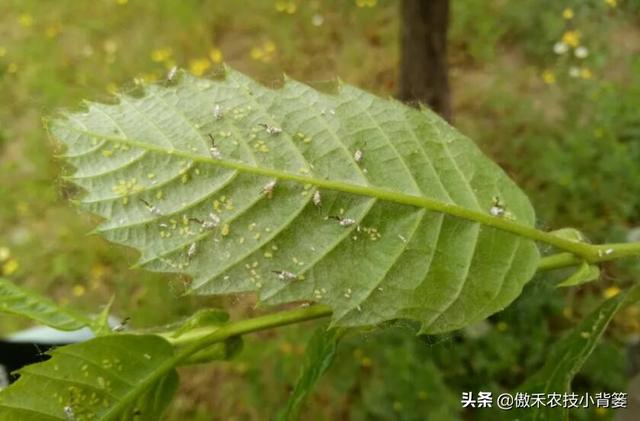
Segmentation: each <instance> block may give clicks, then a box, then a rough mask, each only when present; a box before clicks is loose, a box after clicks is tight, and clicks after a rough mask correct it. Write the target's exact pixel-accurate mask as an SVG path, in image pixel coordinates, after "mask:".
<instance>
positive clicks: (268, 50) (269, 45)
mask: <svg viewBox="0 0 640 421" xmlns="http://www.w3.org/2000/svg"><path fill="white" fill-rule="evenodd" d="M263 48H264V51H265V52H266V53H273V52H274V51H276V45H275V44H274V43H273V41H267V42H265V43H264V47H263Z"/></svg>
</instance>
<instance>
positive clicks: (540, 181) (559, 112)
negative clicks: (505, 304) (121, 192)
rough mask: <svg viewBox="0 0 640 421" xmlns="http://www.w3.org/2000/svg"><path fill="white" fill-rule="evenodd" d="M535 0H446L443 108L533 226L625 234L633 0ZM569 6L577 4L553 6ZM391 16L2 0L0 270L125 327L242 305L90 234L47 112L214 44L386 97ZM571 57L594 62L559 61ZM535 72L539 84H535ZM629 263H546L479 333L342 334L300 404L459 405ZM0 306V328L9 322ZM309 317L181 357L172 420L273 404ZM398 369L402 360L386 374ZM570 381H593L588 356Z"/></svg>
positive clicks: (633, 147)
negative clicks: (234, 349) (571, 267)
mask: <svg viewBox="0 0 640 421" xmlns="http://www.w3.org/2000/svg"><path fill="white" fill-rule="evenodd" d="M543 3H544V2H543V1H542V0H526V1H522V2H518V3H517V4H514V3H513V2H502V1H491V2H486V3H485V2H469V1H462V0H454V1H453V22H454V23H453V27H452V29H451V34H450V35H451V43H450V45H451V52H450V61H451V64H452V69H451V78H452V85H453V98H454V115H455V122H456V126H458V127H459V128H461V129H462V130H463V131H464V132H465V133H467V134H469V135H470V136H471V137H472V138H474V139H476V140H477V141H478V142H479V144H480V145H481V147H482V148H483V149H484V150H485V151H486V152H487V153H488V154H489V155H490V156H492V157H493V158H494V159H495V160H497V161H498V162H499V163H500V164H501V165H502V166H503V167H504V168H505V169H507V171H508V172H509V173H510V174H511V175H512V176H513V177H514V178H515V179H516V180H517V181H518V182H519V184H520V185H522V186H523V187H524V188H525V190H526V192H527V193H528V194H529V195H530V196H531V197H532V200H533V202H534V204H535V205H536V208H537V211H538V215H539V223H540V225H541V226H542V227H549V228H551V227H553V228H559V227H561V226H564V225H573V226H578V227H582V228H584V230H585V231H586V232H587V233H588V234H589V235H590V236H592V237H593V238H595V239H597V240H608V241H625V238H626V236H627V235H628V233H629V232H630V229H631V228H633V227H634V226H636V225H638V224H639V220H640V214H639V212H640V211H639V207H640V206H639V204H640V199H638V197H640V196H638V194H637V192H638V188H639V187H640V177H639V176H638V174H637V162H638V161H637V159H638V157H640V151H638V146H637V145H638V144H640V123H638V117H637V112H636V111H635V110H637V109H638V106H640V95H638V92H640V78H639V77H638V76H637V75H638V74H639V73H640V72H639V71H638V70H639V69H640V67H639V66H640V64H638V63H635V64H634V62H633V59H632V55H633V53H637V52H638V51H640V46H639V44H640V43H638V41H637V40H638V39H640V36H639V35H640V34H638V30H637V29H635V28H636V27H637V18H635V17H634V16H637V13H636V12H637V7H638V5H637V4H636V3H634V2H632V1H627V2H625V1H619V2H618V3H619V5H618V6H617V7H615V8H613V7H611V6H610V5H608V4H607V3H606V2H604V1H596V0H589V1H577V0H575V1H574V0H566V1H563V2H554V4H553V6H552V7H546V6H544V5H543V6H541V5H542V4H543ZM369 4H372V5H373V6H372V7H369V6H368V5H369ZM545 4H548V3H545ZM361 6H362V7H361ZM566 8H571V9H572V11H573V12H574V14H575V17H573V18H572V19H569V20H567V19H564V18H563V17H562V15H563V13H564V10H565V9H566ZM532 10H536V11H538V12H540V13H537V12H536V13H533V12H532ZM532 16H533V18H532ZM399 27H400V23H399V21H398V13H397V5H396V2H394V1H390V0H389V1H383V0H379V1H377V2H376V1H373V2H364V1H355V2H352V1H337V0H329V1H322V2H321V1H310V2H301V1H251V2H246V3H243V5H242V6H240V5H239V2H236V1H232V0H218V1H214V0H201V1H195V0H194V1H182V2H175V1H170V0H156V1H147V2H141V1H133V0H131V1H126V0H98V1H94V2H79V1H77V0H76V1H73V0H58V1H56V2H55V3H53V2H47V1H44V0H38V1H37V0H5V1H4V2H2V3H0V92H1V93H2V94H1V95H2V104H3V105H2V107H0V169H1V170H0V171H1V172H0V199H1V200H2V201H1V204H0V268H1V269H0V272H3V273H4V274H5V275H6V276H9V277H10V278H11V279H13V280H15V281H16V282H17V283H19V284H21V285H24V286H28V287H30V288H33V289H35V290H37V291H40V292H45V293H47V294H49V295H50V296H53V297H54V298H55V299H57V300H58V301H59V302H61V303H69V304H72V305H74V306H75V307H78V308H80V309H84V310H86V311H90V312H97V311H99V308H100V306H102V305H104V304H106V303H107V302H108V300H109V298H110V297H111V296H112V295H113V294H115V295H116V305H115V311H116V313H117V314H118V315H120V316H122V317H125V316H129V317H131V320H132V321H131V323H132V324H133V325H134V326H136V327H143V326H150V325H157V324H163V323H167V322H169V321H173V320H175V319H176V318H178V317H181V316H185V315H188V314H190V313H191V312H192V311H193V310H194V309H196V308H200V307H202V306H224V307H225V308H229V309H231V312H232V314H233V316H235V317H243V316H246V315H249V314H253V313H255V312H256V311H258V310H256V309H255V308H254V301H253V298H252V297H250V296H243V297H236V298H202V297H199V298H197V297H179V292H180V290H181V288H182V280H180V279H174V278H173V277H171V276H162V275H158V274H149V273H145V272H142V271H135V270H131V269H129V267H130V266H131V265H132V264H133V263H134V262H135V259H136V256H135V255H134V254H133V253H132V252H130V251H128V250H125V249H123V248H121V247H115V246H113V245H110V244H108V243H106V242H105V241H103V240H101V239H100V238H98V237H95V236H87V233H88V232H89V231H90V230H91V229H92V228H93V227H94V225H95V223H96V221H95V220H93V219H92V218H90V217H89V216H87V215H85V214H79V213H77V212H76V211H75V210H74V209H73V208H72V207H71V206H70V204H69V202H68V199H69V197H73V196H74V195H75V194H77V193H78V192H76V191H75V189H74V188H73V187H72V186H70V185H67V184H65V183H63V182H62V181H60V178H59V175H60V174H63V173H65V172H68V171H69V169H67V168H61V165H60V162H59V161H57V160H56V159H55V158H54V157H53V156H54V154H55V152H56V145H53V144H52V143H51V142H50V141H49V140H48V138H47V136H46V133H45V131H44V130H43V127H42V118H43V117H45V116H50V115H52V114H54V113H55V112H56V111H57V110H59V109H61V108H73V107H77V106H78V104H79V102H80V101H81V99H82V98H90V99H94V100H103V101H108V100H109V93H110V92H113V91H114V90H116V89H118V88H119V87H123V88H122V89H124V90H128V89H131V88H132V87H134V86H135V84H136V79H138V80H140V79H144V80H156V79H161V78H163V77H164V75H165V74H166V72H167V70H168V69H169V68H170V67H172V66H173V65H179V66H181V67H184V68H186V69H188V70H190V71H192V72H193V73H195V74H206V73H207V72H208V71H210V70H211V69H212V68H213V66H214V65H215V64H216V63H218V62H221V61H225V62H227V63H229V64H230V65H231V66H233V67H235V68H237V69H238V70H241V71H243V72H246V73H248V74H250V75H252V76H254V77H255V78H257V79H258V80H260V81H262V82H264V83H266V84H267V85H271V84H275V83H277V81H278V80H279V78H280V77H281V73H282V72H285V73H287V74H288V75H290V76H291V77H293V78H295V79H298V80H302V81H306V82H318V81H322V80H327V79H332V78H334V77H336V76H339V77H340V78H342V79H343V80H345V81H347V82H348V83H351V84H354V85H357V86H360V87H363V88H365V89H368V90H370V91H373V92H375V93H377V94H380V95H393V94H394V92H395V89H396V79H397V74H398V72H397V66H398V62H399V57H398V32H399ZM572 30H578V31H580V33H581V43H582V44H584V45H586V46H588V48H589V52H590V54H589V57H588V58H586V59H585V60H584V61H581V62H576V60H575V59H574V58H569V56H568V55H563V56H558V55H556V54H554V53H553V51H552V47H553V44H554V43H555V42H556V41H557V40H559V39H561V38H562V37H563V34H564V33H565V32H566V31H572ZM634 40H635V41H634ZM576 65H580V66H581V68H587V69H589V71H590V72H591V77H590V78H582V77H578V78H573V77H570V76H568V73H569V72H570V70H571V67H572V66H576ZM634 66H635V67H634ZM543 74H544V76H545V78H546V81H547V82H550V81H551V77H550V75H553V79H554V82H553V83H545V78H543V77H542V76H543ZM639 272H640V269H639V268H638V267H637V264H633V263H632V264H626V265H618V266H615V267H606V271H605V274H606V275H605V278H604V279H603V280H601V281H600V282H598V283H596V284H594V285H591V286H586V287H583V288H580V289H578V290H570V291H568V292H566V293H565V292H559V291H557V290H553V289H552V288H551V289H549V288H546V287H544V285H545V283H544V281H545V280H541V282H537V283H535V284H534V285H532V286H531V289H532V290H533V291H534V293H533V295H539V296H540V297H542V298H544V299H545V300H546V301H544V300H543V301H542V302H540V300H536V299H534V298H536V297H534V298H527V297H526V295H527V293H526V292H525V297H523V299H522V300H520V301H519V302H518V304H517V306H519V307H517V308H518V309H524V310H522V311H523V312H525V314H526V315H527V319H526V320H521V319H520V318H518V317H517V313H516V312H508V311H507V312H505V313H504V314H500V315H497V316H495V317H494V318H492V319H491V320H490V321H489V322H488V329H489V331H488V332H489V333H487V334H486V335H485V336H481V337H479V338H475V337H474V336H473V335H471V334H470V333H469V332H460V333H456V334H454V335H448V336H446V337H443V338H431V339H429V341H431V342H429V343H428V344H425V343H424V342H423V340H418V339H416V338H413V337H412V334H411V333H407V331H406V329H405V330H403V329H402V328H400V331H399V332H400V333H399V332H398V331H397V329H396V330H391V331H389V332H387V331H385V332H383V333H379V334H374V333H371V334H367V335H365V337H364V339H355V338H353V339H350V340H349V341H347V342H346V344H345V345H344V347H343V349H342V351H341V352H342V357H341V358H339V364H338V365H337V366H336V367H335V368H334V369H332V370H331V372H330V373H329V375H328V377H327V379H325V380H324V381H323V382H322V385H321V387H320V390H319V392H318V393H316V394H315V395H314V396H313V397H312V399H311V401H310V403H309V409H308V411H307V413H308V414H309V417H310V418H311V419H328V418H336V417H350V418H352V419H393V418H396V417H397V418H399V419H413V418H412V417H413V416H415V414H419V413H422V411H425V410H426V409H425V408H431V409H432V410H433V412H432V414H434V415H432V416H433V417H436V416H437V415H436V414H444V413H448V412H447V411H449V410H451V411H454V412H459V411H460V409H459V405H458V403H457V399H459V393H460V391H461V390H465V389H464V388H465V387H474V388H479V387H482V386H483V385H482V384H470V383H469V382H468V380H465V379H466V378H468V376H478V375H482V376H490V378H492V379H494V380H493V382H492V384H491V385H490V386H491V388H494V389H495V390H500V388H503V387H506V386H510V385H513V384H516V382H515V380H514V379H520V378H523V377H524V376H525V375H526V374H527V373H529V372H531V370H533V369H534V368H535V367H536V366H537V365H536V364H539V363H540V360H539V358H538V359H536V357H535V356H531V355H527V353H526V352H525V351H526V348H523V345H522V342H523V338H527V337H529V336H530V337H531V338H535V339H536V340H535V341H531V344H530V345H531V347H537V349H538V350H539V352H538V354H537V355H542V353H543V352H544V350H545V349H546V347H547V346H548V345H549V343H551V342H552V341H553V339H554V338H556V337H557V336H558V335H559V334H561V332H562V331H563V330H564V329H566V328H567V327H569V326H571V325H573V324H575V320H577V319H578V318H579V317H580V315H581V314H583V313H585V312H586V311H587V310H588V309H589V308H592V307H593V306H594V305H595V304H596V303H597V302H598V301H599V300H601V299H602V297H603V296H606V295H611V294H614V293H615V292H616V289H617V288H622V287H623V286H624V284H625V283H629V282H632V281H633V280H634V279H637V275H639V274H640V273H639ZM614 278H615V279H616V281H615V282H614V281H612V280H611V279H614ZM530 292H531V291H530ZM634 312H635V313H634ZM639 312H640V311H639V310H638V309H637V308H634V307H631V308H630V309H629V310H628V311H627V313H625V314H623V315H622V316H621V317H620V318H619V319H617V321H616V323H615V324H614V327H613V328H612V330H611V332H610V334H609V339H608V340H607V342H606V344H605V346H604V348H603V350H601V351H598V352H599V353H596V356H595V357H594V358H600V359H601V360H602V361H605V360H607V359H611V358H612V355H614V356H616V357H617V358H622V357H623V353H622V352H623V351H621V350H623V349H624V341H625V340H626V339H625V338H627V337H628V335H629V334H632V333H636V334H637V333H638V332H640V323H639V322H638V320H639V319H640V317H638V316H639ZM0 320H1V323H2V324H1V326H2V330H1V333H3V334H4V333H8V332H10V331H11V330H14V329H17V328H19V327H22V326H24V324H23V323H24V322H22V321H21V320H17V319H12V318H9V317H5V316H3V317H2V319H0ZM532 321H535V322H536V323H538V324H539V325H540V326H541V327H540V329H537V328H532V327H531V326H530V325H531V323H532ZM485 327H486V326H485ZM311 330H312V329H309V328H308V327H306V326H305V327H303V328H286V329H282V330H280V331H278V332H277V333H275V332H269V333H264V334H260V335H256V336H252V337H248V338H247V342H246V344H245V349H244V351H243V352H242V353H241V354H240V355H239V356H238V358H236V359H235V360H234V361H232V362H230V363H225V364H219V365H216V366H213V367H206V368H202V367H197V368H191V369H186V370H184V371H183V372H182V377H183V380H184V382H183V386H182V387H181V392H180V395H179V397H178V399H177V401H176V403H175V405H174V407H173V409H172V412H171V419H176V420H177V419H194V420H209V419H212V417H213V419H225V420H226V419H229V420H231V419H269V418H270V417H271V416H272V414H274V413H275V412H277V410H278V409H279V408H281V407H282V406H283V402H284V400H285V399H286V397H287V395H288V393H289V391H290V388H291V383H292V381H294V380H295V378H296V376H297V370H298V367H299V363H300V361H301V355H302V352H303V349H304V341H303V339H305V338H306V337H307V336H308V333H307V332H310V331H311ZM487 335H488V336H487ZM376 344H377V345H378V346H374V345H376ZM380 344H384V346H382V345H380ZM533 349H536V348H533ZM452 350H456V352H451V351H452ZM598 355H601V357H598ZM595 361H596V363H597V361H598V360H597V359H596V360H595ZM421 362H424V364H421ZM388 367H392V368H393V370H392V371H393V372H392V373H391V372H389V371H388ZM416 370H422V371H419V372H420V373H421V375H423V376H424V377H429V378H433V379H434V380H433V381H431V382H427V383H425V384H421V385H420V388H417V387H414V386H415V384H413V383H412V380H411V379H412V376H411V375H410V374H411V373H413V372H416ZM611 370H612V373H613V374H612V377H611V378H613V379H617V378H621V379H622V380H618V381H617V382H616V381H614V380H611V378H609V383H612V382H613V384H608V385H606V386H607V387H614V386H615V387H620V388H623V387H624V384H623V382H624V379H625V376H624V373H622V374H620V373H621V372H622V371H623V370H624V367H622V368H620V367H619V366H615V364H614V367H612V368H611ZM394 373H400V374H398V375H397V379H395V380H394V381H393V382H391V383H389V384H387V383H386V382H385V379H389V378H392V377H394V375H395V374H394ZM402 373H404V374H402ZM616 376H617V377H616ZM595 377H597V376H595ZM487 378H489V377H487ZM582 381H583V383H584V384H587V385H590V386H591V387H592V388H593V387H595V388H596V389H597V388H598V387H604V383H603V380H602V379H598V378H594V376H590V375H589V374H588V373H586V374H583V377H582ZM434 396H435V397H436V399H434ZM436 403H437V404H438V405H437V410H435V409H433V408H435V407H436ZM438 411H443V412H438ZM211 414H215V416H212V415H211ZM412 414H413V415H412ZM611 416H612V414H611V412H610V411H609V412H606V411H605V412H604V413H597V414H596V413H595V412H593V411H591V412H588V413H585V414H581V415H580V417H582V418H584V419H588V418H591V417H596V418H597V419H607V418H610V417H611ZM582 418H581V419H582ZM434 419H437V418H434Z"/></svg>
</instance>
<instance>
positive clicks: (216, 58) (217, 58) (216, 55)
mask: <svg viewBox="0 0 640 421" xmlns="http://www.w3.org/2000/svg"><path fill="white" fill-rule="evenodd" d="M209 59H211V61H212V62H213V63H221V62H222V51H220V49H219V48H212V49H211V51H209Z"/></svg>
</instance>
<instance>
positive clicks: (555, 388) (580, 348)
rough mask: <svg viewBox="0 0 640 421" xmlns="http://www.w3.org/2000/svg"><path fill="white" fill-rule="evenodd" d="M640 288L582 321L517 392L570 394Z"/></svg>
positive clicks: (560, 413)
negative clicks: (611, 324) (578, 375)
mask: <svg viewBox="0 0 640 421" xmlns="http://www.w3.org/2000/svg"><path fill="white" fill-rule="evenodd" d="M639 292H640V285H637V286H635V287H633V288H632V289H631V290H628V291H626V292H624V293H621V294H618V295H617V296H615V297H613V298H610V299H608V300H606V301H605V302H604V303H602V304H601V305H600V306H599V307H598V308H597V309H595V310H594V311H593V312H592V313H590V314H589V315H588V316H587V317H585V318H584V319H583V320H582V321H581V322H580V323H579V324H578V325H577V326H576V327H575V328H574V329H573V330H571V331H570V332H569V333H568V334H567V335H566V336H565V337H564V338H562V339H561V340H559V341H558V342H557V343H556V344H555V345H554V346H553V348H552V350H551V352H550V354H549V356H548V357H547V359H546V363H545V365H544V366H543V367H542V368H541V369H540V370H539V371H537V372H536V373H535V374H533V375H532V376H531V377H530V378H529V379H527V380H526V381H525V383H524V384H522V386H520V388H519V390H520V391H522V392H529V393H544V394H545V396H546V394H548V393H559V394H564V393H568V392H570V391H571V381H572V380H573V377H574V376H575V375H576V373H578V371H580V368H581V367H582V365H583V364H584V363H585V361H586V360H587V358H589V355H591V352H592V351H593V349H594V348H595V346H596V345H597V344H598V341H599V340H600V338H601V337H602V334H603V333H604V331H605V330H606V328H607V326H608V325H609V322H610V321H611V320H612V319H613V316H614V315H615V314H616V313H617V312H618V310H620V309H621V308H622V307H624V306H625V305H628V304H631V303H632V302H633V301H631V300H630V299H634V300H637V299H638V294H639ZM568 413H569V410H568V409H566V408H562V407H541V408H527V409H522V410H520V411H509V413H508V416H509V419H515V418H517V417H519V419H522V420H552V421H553V420H567V419H568Z"/></svg>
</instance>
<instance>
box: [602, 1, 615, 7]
mask: <svg viewBox="0 0 640 421" xmlns="http://www.w3.org/2000/svg"><path fill="white" fill-rule="evenodd" d="M604 2H605V3H607V5H609V7H616V6H617V5H618V0H604Z"/></svg>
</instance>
